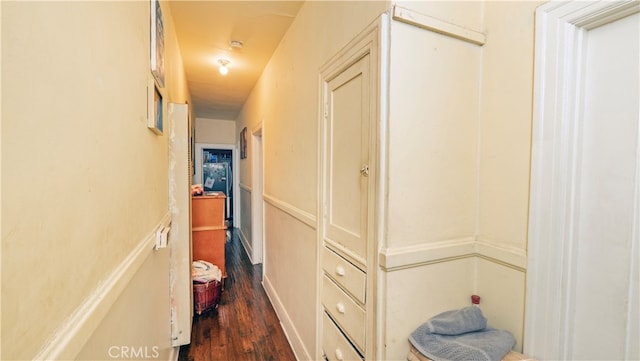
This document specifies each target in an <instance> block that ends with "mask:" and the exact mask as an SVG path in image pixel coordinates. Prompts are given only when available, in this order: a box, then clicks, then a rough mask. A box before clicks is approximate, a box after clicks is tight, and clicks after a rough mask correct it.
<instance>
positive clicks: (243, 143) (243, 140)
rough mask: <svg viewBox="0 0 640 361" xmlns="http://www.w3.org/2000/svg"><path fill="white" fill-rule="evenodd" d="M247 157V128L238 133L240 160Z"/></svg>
mask: <svg viewBox="0 0 640 361" xmlns="http://www.w3.org/2000/svg"><path fill="white" fill-rule="evenodd" d="M246 157H247V127H244V128H242V131H241V132H240V159H245V158H246Z"/></svg>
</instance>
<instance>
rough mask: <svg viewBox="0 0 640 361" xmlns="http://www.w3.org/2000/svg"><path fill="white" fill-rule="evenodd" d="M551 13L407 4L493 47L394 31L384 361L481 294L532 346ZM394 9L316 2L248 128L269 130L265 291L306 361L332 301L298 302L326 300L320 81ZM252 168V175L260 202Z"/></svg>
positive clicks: (282, 54)
mask: <svg viewBox="0 0 640 361" xmlns="http://www.w3.org/2000/svg"><path fill="white" fill-rule="evenodd" d="M538 4H539V3H533V2H507V3H503V2H474V1H470V2H412V1H407V2H399V3H398V5H399V6H402V7H405V8H409V9H411V10H414V11H418V12H420V13H422V14H426V15H429V16H433V17H436V18H438V19H440V20H444V21H447V22H449V23H453V24H456V25H459V26H461V27H463V28H466V29H471V30H474V31H478V32H483V33H485V34H486V44H485V45H484V46H482V47H480V46H477V45H473V44H469V43H465V42H462V41H460V40H455V39H451V38H446V37H443V36H441V35H439V34H435V33H432V32H429V31H426V30H421V29H418V28H415V27H411V26H409V25H406V24H400V23H394V24H393V25H392V27H391V29H392V37H391V51H390V54H391V55H390V64H389V65H390V70H389V91H390V95H389V127H388V129H387V132H388V133H386V134H385V136H387V137H388V138H387V139H386V140H385V139H383V141H387V142H388V143H386V146H387V147H388V154H387V159H388V171H389V178H388V203H387V204H386V207H387V208H386V210H385V211H386V218H385V219H381V220H380V221H381V222H385V226H384V227H385V228H384V229H385V232H386V233H385V235H384V237H382V238H381V242H382V244H380V245H379V246H380V247H382V252H383V254H382V255H381V257H382V258H381V259H383V262H382V263H385V262H388V266H389V269H387V271H388V272H387V273H384V272H383V273H382V275H381V278H380V280H379V281H380V282H379V283H380V285H381V287H382V288H381V294H382V295H383V300H384V302H383V309H382V310H383V311H384V314H382V315H379V316H380V317H382V322H383V325H382V326H383V327H382V329H381V332H382V334H381V335H379V336H380V338H379V340H381V341H382V343H383V344H384V345H386V346H382V345H381V347H383V350H382V351H381V353H380V355H382V356H383V358H387V359H397V358H403V357H404V355H406V350H407V349H408V344H407V337H408V334H409V333H410V332H411V331H412V330H413V329H414V328H415V327H416V326H417V325H418V324H419V323H418V321H424V320H426V319H427V318H428V317H430V316H433V315H434V314H436V313H438V312H441V311H445V310H447V309H450V308H454V307H461V306H464V305H467V304H468V303H469V296H470V295H471V294H472V293H479V294H480V295H481V296H482V297H483V309H484V310H486V312H487V316H488V317H489V318H490V322H491V323H492V324H493V325H495V326H496V327H503V328H506V329H508V330H510V331H511V332H513V333H514V334H515V335H516V337H517V339H518V341H519V344H518V346H517V348H518V349H519V348H520V347H521V343H520V342H521V339H522V328H523V327H522V326H523V322H524V321H523V312H522V310H523V308H524V280H525V275H526V237H527V236H526V235H527V216H528V215H527V209H528V192H529V189H528V178H529V173H528V170H529V148H530V125H531V97H532V73H533V66H532V63H533V11H534V9H535V7H536V6H537V5H538ZM387 6H388V4H383V3H378V4H372V3H355V2H353V3H332V2H331V3H322V2H308V3H306V4H305V5H304V6H303V8H302V9H301V11H300V13H299V16H298V18H297V19H296V21H295V22H294V24H293V25H292V27H291V29H290V30H289V32H288V33H287V36H286V37H285V38H284V39H283V41H282V43H281V44H280V46H279V48H278V51H277V52H276V54H275V55H274V57H273V58H272V60H271V62H270V63H269V66H268V67H267V69H266V70H265V72H264V74H263V75H262V77H261V79H260V81H259V82H258V84H257V85H256V87H255V89H254V91H253V93H252V94H251V96H250V98H249V101H248V102H247V103H246V104H245V107H244V109H243V111H242V112H241V115H240V117H239V124H238V128H239V129H240V128H241V127H243V126H248V128H249V129H252V128H254V127H256V126H258V125H259V124H262V126H263V129H264V132H263V136H264V140H265V141H264V145H265V148H264V149H265V182H266V183H265V195H266V196H267V203H268V204H269V205H268V207H267V209H266V218H265V219H266V227H267V229H266V233H267V237H266V244H265V262H266V264H267V266H266V268H265V270H266V275H265V281H266V285H267V289H268V292H270V294H271V295H272V298H274V299H275V300H276V302H275V304H276V308H280V312H279V313H280V315H281V316H282V317H284V318H285V322H284V324H285V329H286V330H287V332H288V333H289V335H290V338H291V339H292V340H293V345H294V349H296V351H297V352H298V354H299V355H305V356H306V355H312V356H313V354H312V352H313V351H312V350H313V347H312V346H313V345H314V340H313V335H314V333H313V332H314V329H313V325H312V324H311V323H312V322H313V320H310V319H309V318H308V317H307V316H304V315H308V314H309V313H310V312H314V307H313V305H314V302H315V299H316V295H315V294H311V292H308V293H304V294H300V292H297V291H299V290H300V289H307V290H310V289H316V288H315V287H312V283H313V284H315V282H316V279H315V277H316V273H315V269H314V268H313V267H314V266H315V264H314V263H313V262H312V261H313V260H315V259H317V255H315V254H314V252H315V249H316V248H315V247H316V243H315V242H316V241H317V240H316V235H317V230H316V229H315V222H316V220H317V219H316V217H317V214H316V213H317V212H316V208H317V203H316V202H317V193H316V190H317V186H318V181H317V177H318V173H317V137H318V134H317V116H318V109H317V102H318V94H317V82H318V80H317V76H318V68H319V67H320V65H321V64H323V62H324V61H325V60H326V59H327V58H328V57H330V56H331V55H333V54H335V53H336V52H337V51H338V50H339V49H340V47H341V46H342V45H343V44H345V43H346V42H347V41H348V40H349V39H351V38H352V37H353V36H354V35H355V34H356V33H358V32H359V31H360V30H362V29H363V28H364V27H365V24H367V23H368V22H370V21H372V20H373V19H374V18H375V17H376V16H377V15H379V14H380V13H381V12H382V11H383V10H385V9H386V7H387ZM329 19H330V20H329ZM328 23H330V24H332V25H331V29H323V27H324V26H326V25H325V24H328ZM320 29H322V30H320ZM334 32H335V34H334ZM394 32H395V33H396V34H400V35H399V36H397V38H396V37H394V35H393V34H394ZM318 34H322V36H321V37H320V38H317V37H318ZM250 150H251V144H249V152H248V154H249V155H251V151H250ZM250 161H251V160H250V159H247V160H246V161H242V162H241V169H242V178H241V183H242V184H245V185H246V186H247V189H249V190H250V188H251V167H250V164H251V163H250ZM245 193H246V195H245ZM249 195H250V192H243V196H246V197H249ZM242 204H243V207H248V206H249V202H248V200H247V201H246V202H243V203H242ZM248 223H249V222H245V221H244V220H243V227H248V226H249V225H248ZM294 225H299V228H297V227H295V226H294ZM291 229H297V231H296V232H295V234H292V233H291ZM249 231H250V230H248V231H247V233H248V234H250V233H249ZM416 251H417V252H416ZM385 252H388V254H386V253H385ZM312 255H313V257H312ZM478 255H479V257H478ZM449 257H451V258H449ZM456 257H463V258H456ZM283 259H286V260H287V262H286V263H284V262H282V260H283ZM414 261H415V263H412V262H414ZM394 262H395V263H394ZM385 266H386V264H383V267H385ZM291 269H295V270H296V272H290V270H291ZM425 283H426V284H427V286H428V287H427V288H425V292H427V293H428V294H429V295H431V294H433V293H435V294H437V296H433V297H435V298H434V299H433V300H431V301H430V302H429V303H428V305H427V306H425V305H423V304H421V303H419V302H417V301H416V299H414V295H415V294H416V292H417V294H418V295H419V294H420V292H422V291H416V289H420V290H422V288H421V287H423V285H424V284H425ZM451 285H457V287H455V288H453V289H452V288H451V287H450V286H451ZM296 290H297V291H296ZM425 297H426V296H425ZM427 298H428V297H427ZM399 314H406V315H412V317H411V319H410V320H404V319H403V318H398V317H396V316H397V315H399Z"/></svg>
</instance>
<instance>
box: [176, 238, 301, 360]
mask: <svg viewBox="0 0 640 361" xmlns="http://www.w3.org/2000/svg"><path fill="white" fill-rule="evenodd" d="M225 248H226V266H227V274H228V277H227V279H226V280H225V284H224V291H223V292H222V297H221V299H220V303H219V305H218V308H217V309H213V310H208V311H205V312H203V313H202V314H201V315H194V319H193V329H192V332H191V344H189V345H184V346H182V347H181V348H180V354H179V356H178V361H209V360H229V361H231V360H233V361H236V360H237V361H244V360H247V361H249V360H256V361H257V360H274V361H287V360H295V356H294V354H293V351H292V350H291V347H290V346H289V343H288V341H287V339H286V337H285V335H284V332H283V331H282V328H281V326H280V321H279V320H278V317H277V316H276V313H275V311H274V310H273V307H272V306H271V303H270V301H269V299H268V297H267V295H266V293H265V291H264V289H263V288H262V283H261V282H262V279H261V277H262V276H261V275H262V265H261V264H260V265H255V266H253V265H252V264H251V262H250V261H249V258H248V257H247V255H246V254H245V252H244V249H243V248H242V244H241V242H240V240H239V238H238V235H237V231H236V230H234V231H233V237H232V239H231V241H229V242H227V244H226V247H225Z"/></svg>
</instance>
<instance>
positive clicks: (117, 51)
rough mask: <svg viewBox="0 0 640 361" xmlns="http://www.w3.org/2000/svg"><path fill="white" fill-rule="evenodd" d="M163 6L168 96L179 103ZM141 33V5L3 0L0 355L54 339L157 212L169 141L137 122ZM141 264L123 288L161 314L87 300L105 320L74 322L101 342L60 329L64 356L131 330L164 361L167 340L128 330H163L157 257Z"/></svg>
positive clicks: (163, 260) (142, 108) (144, 43)
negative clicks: (143, 294) (66, 341)
mask: <svg viewBox="0 0 640 361" xmlns="http://www.w3.org/2000/svg"><path fill="white" fill-rule="evenodd" d="M163 8H168V7H166V6H163ZM165 10H166V11H165V34H166V41H165V47H166V55H167V57H166V74H167V80H166V82H167V92H166V94H165V97H166V98H167V100H169V101H174V102H185V101H186V100H188V99H187V98H188V94H187V90H186V85H185V81H184V76H183V72H182V64H181V61H180V57H179V55H178V52H177V43H176V39H175V36H174V32H173V27H172V24H171V17H170V13H168V9H165ZM148 39H149V3H148V2H144V1H139V2H2V87H3V89H4V90H5V91H4V92H3V93H2V105H3V107H2V128H3V129H2V131H3V132H2V155H3V158H2V168H3V173H2V194H3V197H2V217H3V218H2V296H1V297H2V316H1V317H2V318H1V322H2V336H3V337H2V352H3V353H2V359H31V358H32V357H34V356H35V355H36V354H37V353H38V352H39V350H41V349H42V348H43V347H44V346H45V344H46V341H47V340H49V339H54V340H55V339H56V337H60V336H62V335H60V334H58V332H59V329H60V327H62V326H64V325H66V324H65V320H67V319H68V318H69V317H70V316H72V315H73V314H74V312H76V311H78V307H80V306H81V305H82V304H83V301H84V300H85V299H88V298H91V297H92V296H94V293H95V292H96V289H97V288H98V287H99V286H101V285H103V284H104V282H105V281H106V280H107V279H109V278H112V277H113V276H114V275H113V274H112V272H113V271H114V269H116V267H118V266H119V265H121V264H122V263H123V261H124V260H125V259H126V257H128V256H130V255H131V254H132V252H133V251H134V249H135V248H136V247H137V246H138V245H139V244H140V241H141V240H143V239H145V238H146V237H147V236H148V235H149V234H150V233H152V232H153V229H154V227H156V226H157V224H158V223H159V222H160V220H161V219H162V218H163V216H164V215H165V214H166V213H167V211H168V205H167V199H168V193H167V192H168V183H167V172H168V160H167V154H168V143H167V139H168V137H167V136H157V135H155V134H153V133H152V132H151V131H149V130H148V129H147V125H146V113H147V99H146V85H147V80H148V76H149V45H148V41H149V40H148ZM7 90H8V91H7ZM146 254H147V255H149V254H150V250H148V251H147V253H146ZM158 255H159V256H158ZM150 257H151V259H152V260H154V261H149V262H145V263H143V265H142V268H141V271H140V273H138V272H137V270H136V269H127V271H128V272H130V273H132V277H133V279H134V280H136V281H135V282H134V283H132V287H137V286H135V285H140V284H145V285H147V286H148V291H149V293H148V294H147V296H148V297H147V301H148V302H154V300H155V299H156V298H157V299H160V300H162V301H160V303H159V305H166V306H167V307H164V308H166V310H165V311H164V312H159V310H157V309H154V312H145V311H144V310H146V309H148V308H149V305H148V304H144V303H142V302H139V303H134V302H125V303H124V304H123V305H121V306H115V307H114V308H113V309H111V307H110V305H106V306H105V305H103V304H100V303H99V302H98V303H97V304H95V306H96V307H97V308H101V307H104V308H106V314H104V315H103V316H104V323H102V325H101V324H100V320H101V319H102V318H101V317H99V316H96V317H98V318H95V317H93V315H91V314H88V315H83V316H82V317H83V319H84V320H85V321H87V320H88V321H87V322H88V324H95V325H96V327H98V329H99V330H100V329H101V328H102V329H103V330H105V332H102V331H99V332H97V333H96V335H95V337H99V338H100V340H96V339H95V338H94V339H90V338H89V335H80V336H79V335H63V336H66V337H71V338H72V344H71V345H70V346H69V347H70V349H69V350H67V351H69V352H71V354H76V353H77V351H79V348H80V347H81V344H79V343H82V340H84V339H86V338H89V342H90V344H91V343H92V342H94V343H97V344H109V343H110V340H114V341H115V340H116V339H115V338H112V337H113V336H114V335H115V334H116V333H119V334H120V337H122V338H118V340H122V339H127V340H136V338H128V336H131V332H136V333H138V337H140V339H145V340H148V342H154V343H157V346H159V347H160V348H161V356H164V357H166V356H167V355H168V352H169V348H168V345H169V340H168V339H167V338H166V337H165V335H162V336H160V335H159V334H157V333H156V330H151V329H149V328H144V329H141V328H139V325H143V324H148V325H157V324H160V325H163V327H168V325H169V309H168V302H165V300H166V298H167V297H168V294H167V292H166V291H167V290H166V287H167V286H166V284H167V281H168V279H167V269H168V266H169V265H168V261H167V260H168V258H167V257H166V255H160V253H158V254H154V255H153V256H150ZM157 257H160V258H157ZM155 271H157V272H158V274H155ZM130 292H136V291H135V290H130V289H126V288H125V289H124V291H123V295H125V296H123V297H126V295H127V294H129V293H130ZM108 296H109V297H107V298H109V299H111V298H113V299H116V298H117V297H118V295H113V294H110V295H108ZM163 299H164V300H163ZM92 317H93V318H92ZM34 325H37V327H34ZM134 325H137V326H136V327H130V326H134ZM105 327H106V328H105ZM153 335H155V336H153ZM74 340H75V341H74ZM64 353H65V351H63V354H64ZM84 355H86V357H89V358H92V357H93V358H95V357H98V356H97V355H104V350H90V349H87V350H85V351H84Z"/></svg>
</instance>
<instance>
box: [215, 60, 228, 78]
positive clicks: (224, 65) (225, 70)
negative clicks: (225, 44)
mask: <svg viewBox="0 0 640 361" xmlns="http://www.w3.org/2000/svg"><path fill="white" fill-rule="evenodd" d="M218 63H220V68H219V69H218V70H219V71H220V74H222V75H227V73H229V68H227V64H229V60H227V59H220V60H218Z"/></svg>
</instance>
